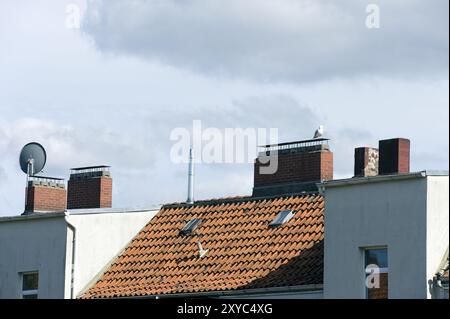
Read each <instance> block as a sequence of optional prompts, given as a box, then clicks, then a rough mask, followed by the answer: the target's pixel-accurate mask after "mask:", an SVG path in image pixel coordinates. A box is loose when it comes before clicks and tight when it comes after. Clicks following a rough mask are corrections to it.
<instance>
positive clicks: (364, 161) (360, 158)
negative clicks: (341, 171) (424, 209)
mask: <svg viewBox="0 0 450 319" xmlns="http://www.w3.org/2000/svg"><path fill="white" fill-rule="evenodd" d="M378 163H379V151H378V149H377V148H372V147H358V148H355V170H354V176H355V177H366V176H376V175H378Z"/></svg>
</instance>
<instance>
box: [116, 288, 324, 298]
mask: <svg viewBox="0 0 450 319" xmlns="http://www.w3.org/2000/svg"><path fill="white" fill-rule="evenodd" d="M321 291H323V284H312V285H302V286H287V287H272V288H256V289H238V290H228V291H206V292H193V293H175V294H162V295H149V296H130V297H118V298H117V299H165V298H167V299H169V298H200V297H203V298H218V297H235V296H236V297H238V296H242V295H247V296H249V297H251V295H261V294H275V293H289V292H294V293H295V292H303V293H315V292H321Z"/></svg>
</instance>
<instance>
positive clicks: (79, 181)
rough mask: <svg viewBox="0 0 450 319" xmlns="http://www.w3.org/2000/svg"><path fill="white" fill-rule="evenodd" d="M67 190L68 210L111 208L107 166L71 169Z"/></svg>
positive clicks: (110, 185) (109, 177)
mask: <svg viewBox="0 0 450 319" xmlns="http://www.w3.org/2000/svg"><path fill="white" fill-rule="evenodd" d="M67 188H68V196H67V208H68V209H81V208H86V209H88V208H110V207H112V178H111V174H110V171H109V166H91V167H80V168H72V169H71V174H70V179H69V182H68V185H67Z"/></svg>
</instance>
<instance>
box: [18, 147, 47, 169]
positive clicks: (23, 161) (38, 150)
mask: <svg viewBox="0 0 450 319" xmlns="http://www.w3.org/2000/svg"><path fill="white" fill-rule="evenodd" d="M46 161H47V153H46V152H45V149H44V147H43V146H42V145H41V144H39V143H36V142H32V143H28V144H27V145H25V146H24V147H23V148H22V151H21V152H20V158H19V162H20V168H21V169H22V171H23V172H24V173H25V174H27V175H28V176H34V175H36V174H38V173H40V172H41V171H42V169H43V168H44V166H45V162H46Z"/></svg>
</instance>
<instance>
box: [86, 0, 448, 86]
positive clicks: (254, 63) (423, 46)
mask: <svg viewBox="0 0 450 319" xmlns="http://www.w3.org/2000/svg"><path fill="white" fill-rule="evenodd" d="M373 2H374V3H377V4H378V5H379V7H380V12H381V18H380V19H381V28H380V29H368V28H366V26H365V20H366V15H367V13H366V5H367V4H369V3H373ZM83 29H84V31H85V32H86V33H88V34H90V35H91V36H92V37H93V39H94V40H95V43H96V45H97V47H98V48H99V49H100V50H102V51H104V52H108V53H113V54H126V55H132V56H138V57H141V58H144V59H149V60H156V61H160V62H163V63H166V64H169V65H173V66H176V67H181V68H186V69H189V70H194V71H197V72H200V73H203V74H213V75H219V76H227V77H242V78H248V79H257V80H263V81H294V82H298V81H300V82H302V81H314V80H323V79H329V78H335V77H337V78H342V77H344V78H345V77H357V76H372V75H381V76H385V75H387V76H399V77H403V78H410V77H417V76H427V75H433V76H436V75H438V76H445V75H446V74H447V68H448V59H447V55H448V1H446V0H435V1H420V0H408V1H406V0H397V1H388V0H379V1H361V0H348V1H345V2H344V1H330V0H314V1H311V0H246V1H241V0H216V1H203V0H186V1H181V0H154V1H145V0H135V1H133V2H129V1H120V0H108V1H101V0H94V1H91V2H89V4H88V8H87V12H86V16H85V20H84V24H83Z"/></svg>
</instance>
